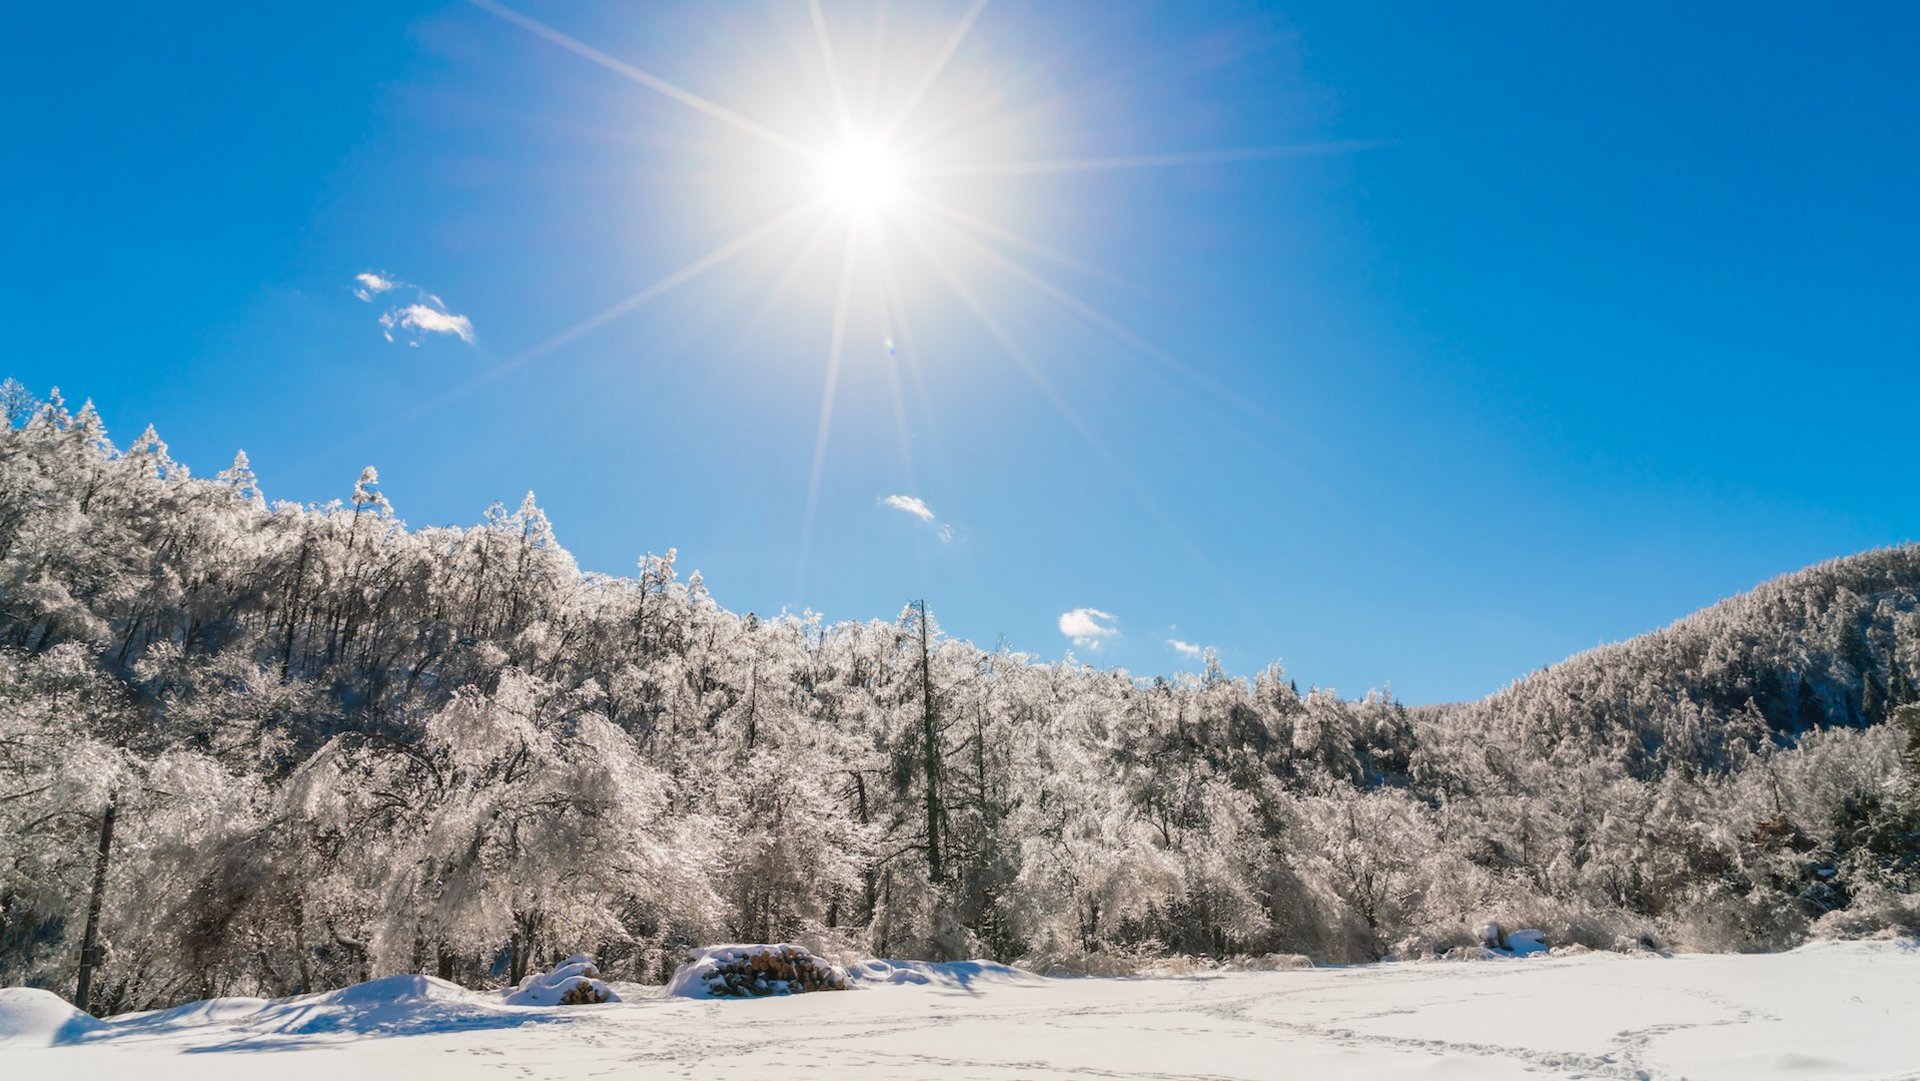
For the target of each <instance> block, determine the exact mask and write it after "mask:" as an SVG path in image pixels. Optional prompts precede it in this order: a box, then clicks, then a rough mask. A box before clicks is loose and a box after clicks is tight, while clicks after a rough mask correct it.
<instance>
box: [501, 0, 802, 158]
mask: <svg viewBox="0 0 1920 1081" xmlns="http://www.w3.org/2000/svg"><path fill="white" fill-rule="evenodd" d="M467 2H468V3H470V4H472V5H473V6H474V7H477V8H479V9H480V10H482V11H485V12H488V13H489V14H492V15H495V16H498V17H499V18H501V19H504V20H506V21H507V22H510V23H512V24H513V25H515V26H518V27H520V28H521V29H523V30H525V31H527V32H528V33H531V34H533V35H534V36H536V37H539V38H543V39H545V40H547V41H549V42H551V43H553V44H555V45H558V46H559V47H561V48H562V49H565V50H567V51H568V52H570V53H573V54H574V55H576V56H580V57H583V58H585V59H587V60H591V61H593V62H594V63H596V64H598V65H600V66H601V67H603V68H606V69H607V70H608V71H611V72H613V73H615V74H617V75H621V76H624V77H626V78H628V79H631V80H633V81H634V82H636V83H639V84H640V85H641V86H644V87H646V88H647V89H649V90H652V91H655V92H656V93H659V94H663V95H665V96H666V97H669V98H672V99H673V100H674V101H677V102H679V103H680V104H682V105H685V106H688V107H689V108H692V109H695V110H698V111H699V112H701V113H704V114H706V115H707V116H710V117H712V118H713V119H715V120H718V121H721V122H722V123H725V124H730V125H732V126H733V127H735V128H738V129H739V130H741V131H743V132H746V133H747V134H749V135H754V136H757V137H759V138H761V139H764V140H766V141H767V142H769V143H772V144H773V145H775V146H777V147H780V148H781V149H783V150H790V151H792V152H793V153H795V154H798V155H800V156H801V157H804V158H815V157H818V156H819V152H818V151H816V150H814V149H813V148H812V147H809V146H807V145H805V144H804V143H801V142H799V141H798V140H796V139H793V138H790V137H789V136H786V135H782V134H781V133H780V132H777V131H775V130H773V129H772V128H769V127H767V126H766V125H764V124H760V123H757V122H755V121H752V120H749V119H747V118H746V117H744V116H741V115H740V114H739V113H736V112H734V111H733V110H732V109H729V108H727V107H726V106H724V105H719V104H716V103H714V102H711V101H708V100H707V99H706V98H703V97H701V96H700V95H698V94H695V93H694V92H693V91H691V90H686V89H683V88H681V87H678V86H675V85H674V84H672V83H670V82H668V81H667V80H665V79H662V78H660V77H659V76H658V75H655V74H653V73H652V72H650V71H646V70H644V69H641V68H638V67H635V66H634V65H632V64H629V63H627V62H626V61H624V60H620V59H617V58H615V57H612V56H609V55H607V54H606V53H604V52H601V51H600V50H599V49H596V48H594V47H593V46H591V45H588V44H587V43H586V42H583V41H581V40H579V39H578V38H573V37H569V36H567V35H566V34H563V33H561V32H560V31H558V30H555V29H554V28H553V27H551V26H548V25H547V24H546V23H543V22H541V21H540V20H538V19H535V18H533V17H531V16H528V15H523V14H521V13H520V12H518V11H515V10H514V9H512V8H510V7H508V6H506V5H505V4H502V3H499V2H498V0H467Z"/></svg>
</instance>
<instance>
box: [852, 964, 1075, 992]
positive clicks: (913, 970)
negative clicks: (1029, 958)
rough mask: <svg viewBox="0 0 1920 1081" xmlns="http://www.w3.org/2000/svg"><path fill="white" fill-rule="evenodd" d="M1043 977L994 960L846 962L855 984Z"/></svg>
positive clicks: (952, 983)
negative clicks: (996, 962) (849, 963)
mask: <svg viewBox="0 0 1920 1081" xmlns="http://www.w3.org/2000/svg"><path fill="white" fill-rule="evenodd" d="M1040 979H1041V977H1039V976H1036V975H1034V974H1033V973H1031V972H1027V971H1025V970H1023V969H1017V968H1013V967H1011V966H1008V965H1001V964H995V963H994V962H992V961H938V962H936V961H860V962H857V963H855V964H851V965H848V966H847V981H848V982H849V983H851V984H853V985H854V986H855V987H867V986H874V985H879V984H919V985H923V986H937V987H971V986H972V985H973V984H975V983H1037V982H1039V981H1040Z"/></svg>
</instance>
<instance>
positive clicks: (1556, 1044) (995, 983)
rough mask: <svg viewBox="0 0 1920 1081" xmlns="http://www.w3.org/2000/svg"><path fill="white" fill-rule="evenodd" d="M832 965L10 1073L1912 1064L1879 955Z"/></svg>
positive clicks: (209, 1007) (401, 1015)
mask: <svg viewBox="0 0 1920 1081" xmlns="http://www.w3.org/2000/svg"><path fill="white" fill-rule="evenodd" d="M1512 937H1513V936H1511V935H1510V936H1509V943H1510V944H1511V941H1512ZM848 976H849V979H850V981H851V983H852V984H853V985H854V987H855V988H856V990H855V991H854V992H852V993H848V994H822V995H794V996H788V997H778V998H771V997H770V998H764V999H753V1000H737V1001H718V1000H712V999H693V998H687V997H683V996H679V995H672V994H668V993H666V992H665V990H664V989H661V988H646V987H638V986H634V985H620V986H619V990H620V991H621V993H622V994H623V996H624V997H625V1001H623V1002H620V1003H609V1004H606V1005H597V1006H579V1007H559V1008H552V1007H530V1006H514V1005H508V1004H507V1003H506V1002H505V1001H504V999H505V997H506V996H504V995H502V994H501V993H499V992H469V991H463V990H461V989H459V988H457V987H454V986H453V985H451V984H447V983H444V982H442V981H439V980H432V979H428V978H425V977H415V976H407V977H395V978H390V979H386V980H377V981H374V982H373V983H371V984H364V985H361V986H359V987H353V988H347V989H344V990H341V991H333V992H327V993H325V994H320V995H308V996H303V997H301V998H295V999H285V1000H279V1001H274V1002H262V1001H260V1000H249V999H221V1000H215V1001H213V1002H210V1003H196V1004H193V1005H190V1006H184V1007H181V1008H179V1009H175V1010H168V1011H163V1012H160V1013H150V1014H138V1015H132V1016H129V1017H123V1018H113V1019H110V1020H107V1021H104V1022H101V1021H90V1020H89V1019H84V1018H76V1017H75V1015H74V1014H73V1011H71V1010H70V1009H68V1008H67V1007H66V1006H65V1005H64V1004H63V1003H61V1002H60V1001H59V1000H58V999H57V998H55V997H54V996H52V995H50V994H47V993H46V992H36V991H22V990H9V991H0V1034H4V1036H0V1041H3V1042H0V1074H3V1075H5V1076H8V1077H61V1078H65V1079H86V1078H96V1077H112V1078H119V1077H141V1078H153V1079H155V1081H189V1079H190V1081H221V1079H226V1078H233V1079H236V1081H237V1079H243V1078H244V1079H247V1081H257V1078H258V1076H259V1074H260V1072H261V1070H262V1068H263V1067H265V1068H266V1069H268V1070H270V1071H271V1072H272V1074H273V1076H274V1081H305V1079H324V1081H338V1079H339V1078H340V1077H342V1076H364V1077H436V1076H458V1077H490V1076H499V1077H503V1078H507V1077H525V1078H534V1079H540V1078H556V1079H558V1078H575V1077H581V1076H592V1075H600V1074H604V1075H613V1076H620V1077H631V1078H641V1079H645V1078H669V1077H686V1076H696V1077H731V1078H774V1077H778V1078H791V1077H808V1076H815V1077H819V1076H830V1077H832V1078H833V1079H834V1081H863V1079H878V1078H890V1079H905V1081H912V1079H918V1078H978V1079H1007V1081H1012V1079H1015V1078H1049V1077H1076V1078H1084V1077H1108V1078H1166V1077H1196V1076H1200V1077H1206V1078H1211V1079H1240V1078H1273V1077H1279V1076H1288V1077H1313V1078H1330V1079H1335V1081H1339V1079H1344V1078H1520V1077H1527V1078H1535V1079H1538V1078H1556V1077H1559V1078H1573V1077H1584V1078H1646V1079H1662V1078H1678V1077H1683V1076H1684V1077H1688V1078H1693V1079H1696V1081H1715V1079H1725V1081H1734V1079H1740V1081H1769V1079H1785V1078H1804V1077H1816V1076H1817V1077H1820V1078H1876V1077H1882V1078H1894V1077H1913V1076H1915V1074H1914V1071H1915V1070H1916V1068H1920V1026H1915V1025H1913V1024H1912V1023H1911V1022H1912V1017H1913V1014H1914V1009H1915V1007H1916V1006H1920V951H1916V950H1915V949H1914V947H1913V944H1912V943H1900V942H1890V941H1879V942H1844V943H1833V942H1830V943H1820V944H1815V945H1811V946H1806V947H1803V948H1801V949H1798V950H1794V951H1792V952H1789V953H1782V954H1766V955H1724V954H1720V955H1707V954H1687V955H1681V956H1677V957H1671V958H1663V957H1658V956H1654V955H1638V956H1630V955H1622V954H1613V953H1603V952H1596V953H1587V954H1580V955H1560V954H1547V955H1541V954H1537V953H1536V954H1534V955H1532V956H1530V957H1528V958H1527V959H1526V960H1524V961H1519V960H1513V959H1506V958H1502V959H1499V960H1489V961H1486V962H1483V963H1476V964H1460V963H1453V962H1447V961H1430V962H1417V963H1416V962H1405V963H1397V964H1379V965H1360V966H1351V967H1335V968H1316V969H1301V970H1292V971H1260V972H1253V971H1243V972H1215V973H1208V974H1205V975H1200V976H1192V977H1182V978H1172V977H1159V978H1133V979H1104V978H1074V979H1047V978H1042V977H1038V976H1033V975H1031V974H1027V973H1023V972H1021V971H1019V970H1017V969H1008V968H1005V967H1003V966H998V965H990V964H986V963H980V962H966V963H960V964H950V965H933V964H925V963H920V962H863V963H860V964H855V965H852V966H849V968H848ZM49 1045H51V1046H49ZM257 1051H275V1052H280V1053H278V1054H275V1055H273V1056H271V1057H270V1058H267V1059H262V1058H260V1057H259V1056H258V1055H256V1054H249V1053H246V1052H257Z"/></svg>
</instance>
